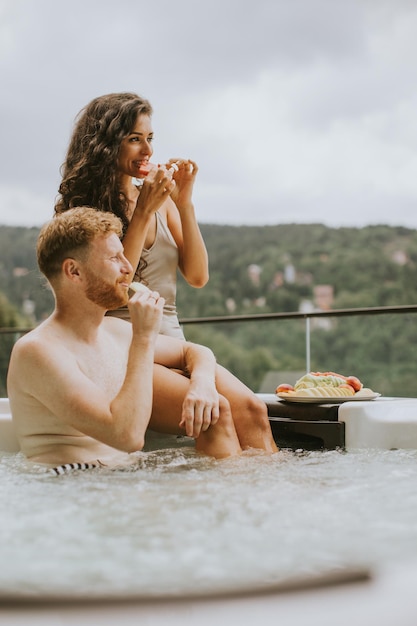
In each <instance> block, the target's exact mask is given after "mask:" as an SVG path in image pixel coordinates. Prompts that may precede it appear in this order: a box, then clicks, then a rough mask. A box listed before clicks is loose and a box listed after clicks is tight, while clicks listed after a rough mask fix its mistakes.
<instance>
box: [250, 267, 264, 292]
mask: <svg viewBox="0 0 417 626" xmlns="http://www.w3.org/2000/svg"><path fill="white" fill-rule="evenodd" d="M261 272H262V268H261V267H260V266H259V265H256V263H252V264H251V265H249V266H248V276H249V280H250V281H251V283H252V284H253V285H255V286H256V287H258V286H259V283H260V277H261Z"/></svg>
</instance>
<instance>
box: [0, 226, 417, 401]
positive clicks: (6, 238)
mask: <svg viewBox="0 0 417 626" xmlns="http://www.w3.org/2000/svg"><path fill="white" fill-rule="evenodd" d="M200 227H201V231H202V234H203V237H204V239H205V242H206V245H207V248H208V252H209V258H210V280H209V283H208V284H207V285H206V286H205V287H204V288H202V289H193V288H191V287H189V286H188V285H187V284H186V283H185V281H184V280H183V279H182V278H181V277H179V283H178V310H179V315H180V318H181V319H183V320H184V321H186V320H187V318H196V317H198V318H200V317H212V316H225V315H227V316H230V315H242V314H245V315H247V314H259V313H275V312H296V311H312V310H332V309H342V308H343V309H344V308H358V307H374V306H389V305H410V304H417V281H416V271H417V231H416V230H413V229H408V228H403V227H392V226H385V225H377V226H368V227H364V228H330V227H327V226H324V225H322V224H282V225H274V226H225V225H215V224H200ZM37 235H38V229H36V228H23V227H8V226H3V227H1V228H0V327H1V328H3V329H4V328H7V329H13V328H24V327H33V326H34V325H36V324H37V323H39V322H40V321H41V320H42V319H44V318H45V316H47V315H48V314H49V313H50V311H51V310H52V307H53V298H52V294H51V292H50V290H49V288H48V286H47V285H46V284H45V281H44V279H43V278H42V276H41V275H40V273H39V272H38V270H37V266H36V256H35V246H36V238H37ZM184 332H185V334H186V337H187V338H188V339H190V340H191V341H196V342H199V343H203V344H205V345H208V346H210V347H211V348H212V349H213V350H214V352H215V354H216V356H217V359H218V361H219V362H220V363H221V364H222V365H224V366H225V367H227V368H228V369H230V370H231V371H232V372H233V373H235V374H236V375H237V376H238V377H239V378H241V379H242V380H243V381H244V382H245V383H246V384H247V385H248V386H249V387H251V388H252V389H253V390H254V391H268V392H272V391H274V389H275V386H276V385H278V383H280V382H292V381H291V380H285V376H286V375H287V376H289V375H290V374H291V373H295V372H301V373H302V372H303V371H305V352H306V345H305V321H304V320H266V321H262V322H260V321H255V322H227V323H217V324H214V323H207V324H190V325H187V324H185V325H184ZM17 336H18V335H17V334H16V333H13V332H10V333H7V334H1V335H0V349H1V353H0V354H1V358H0V396H4V395H6V389H5V379H6V372H7V364H8V358H9V354H10V349H11V347H12V345H13V342H14V341H15V339H16V338H17ZM415 346H417V314H412V313H409V314H407V315H392V314H389V315H378V316H375V317H371V316H364V317H359V316H352V317H342V318H331V317H326V318H320V319H319V320H318V319H317V320H312V323H311V369H312V370H321V371H323V370H333V371H339V372H341V373H344V374H346V375H350V374H353V375H356V376H358V377H359V378H361V380H362V381H363V383H364V385H365V386H367V387H371V388H373V389H374V390H375V391H378V392H380V393H382V394H384V395H391V396H416V395H417V385H416V382H415V381H416V379H417V366H416V362H415ZM271 372H272V373H273V374H272V379H271V374H270V379H271V380H272V382H270V383H269V385H270V388H264V381H265V380H266V377H267V375H268V373H271ZM274 377H276V378H274ZM283 377H284V378H283Z"/></svg>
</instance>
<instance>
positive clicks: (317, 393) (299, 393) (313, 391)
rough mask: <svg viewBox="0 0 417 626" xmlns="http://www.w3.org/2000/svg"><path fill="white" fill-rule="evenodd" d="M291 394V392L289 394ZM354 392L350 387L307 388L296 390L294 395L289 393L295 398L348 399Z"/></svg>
mask: <svg viewBox="0 0 417 626" xmlns="http://www.w3.org/2000/svg"><path fill="white" fill-rule="evenodd" d="M290 393H291V392H290ZM354 395H355V391H354V389H353V388H352V387H350V386H346V387H330V386H324V385H323V386H322V387H309V388H308V389H297V390H296V391H295V393H294V392H293V393H291V396H292V397H296V398H348V397H349V396H354Z"/></svg>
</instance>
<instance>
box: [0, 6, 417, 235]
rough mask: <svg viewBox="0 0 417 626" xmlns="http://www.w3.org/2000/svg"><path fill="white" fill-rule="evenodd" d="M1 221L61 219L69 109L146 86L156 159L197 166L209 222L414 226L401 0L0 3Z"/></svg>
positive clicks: (202, 216)
mask: <svg viewBox="0 0 417 626" xmlns="http://www.w3.org/2000/svg"><path fill="white" fill-rule="evenodd" d="M0 18H1V20H0V23H1V26H0V42H1V43H0V80H1V84H2V98H1V101H0V126H1V128H0V130H1V136H2V142H1V145H0V164H1V167H0V224H2V223H3V224H13V223H15V224H28V225H32V224H41V223H43V222H44V221H45V220H46V219H48V218H49V217H50V215H51V214H52V209H53V203H54V199H55V196H56V193H57V189H58V185H59V168H60V165H61V163H62V161H63V159H64V155H65V150H66V146H67V142H68V139H69V135H70V132H71V128H72V124H73V121H74V118H75V116H76V114H77V113H78V111H79V110H80V109H81V108H82V107H83V106H84V105H85V104H86V103H87V102H89V100H91V99H92V98H93V97H96V96H97V95H100V94H103V93H108V92H111V91H122V90H123V91H124V90H129V91H136V92H138V93H140V94H142V95H144V96H145V97H148V98H149V99H150V100H151V102H152V104H153V106H154V110H155V114H154V119H153V124H154V129H155V136H156V141H155V146H156V158H157V160H159V161H164V160H165V159H167V158H169V157H171V156H187V157H190V158H193V159H195V160H196V161H197V162H198V164H199V168H200V169H199V175H198V182H197V185H196V191H195V200H196V206H197V212H198V217H199V220H200V221H202V222H211V223H225V222H226V223H235V224H236V223H242V224H243V223H247V224H256V223H277V222H281V221H285V222H288V221H293V222H322V223H327V224H331V225H342V224H343V225H346V224H350V225H354V226H355V225H358V226H360V225H364V224H367V223H395V224H402V225H406V226H410V227H417V216H416V217H415V214H416V212H415V210H414V206H415V203H416V200H417V198H416V196H417V184H416V182H415V179H416V177H415V171H416V165H417V164H416V156H415V154H416V152H417V151H416V147H417V119H416V115H415V110H416V104H417V75H416V74H417V69H416V66H415V58H416V55H417V42H416V40H415V35H414V34H415V31H416V27H417V7H415V6H414V3H411V2H408V1H407V0H398V1H397V2H395V3H394V2H390V1H389V0H380V1H379V2H374V1H373V0H356V1H355V0H352V1H350V2H343V1H340V2H338V1H335V0H292V2H288V1H287V0H258V1H257V2H256V3H253V2H249V1H248V0H222V1H221V0H212V2H210V3H203V4H201V5H198V11H197V10H196V4H195V1H194V0H177V2H176V3H175V5H174V4H173V3H172V2H171V1H168V0H160V1H159V2H158V3H151V2H144V1H137V0H119V2H118V3H117V5H115V4H114V2H112V1H111V0H90V1H89V2H85V0H73V1H72V2H71V3H70V4H65V3H60V2H56V1H55V0H38V1H37V2H36V3H35V2H32V1H31V0H11V1H10V2H7V1H6V2H5V1H3V4H2V5H0Z"/></svg>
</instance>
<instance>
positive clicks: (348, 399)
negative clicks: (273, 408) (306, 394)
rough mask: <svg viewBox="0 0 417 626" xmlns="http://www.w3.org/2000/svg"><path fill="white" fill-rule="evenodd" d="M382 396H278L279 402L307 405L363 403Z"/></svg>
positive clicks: (284, 394) (280, 394) (375, 394)
mask: <svg viewBox="0 0 417 626" xmlns="http://www.w3.org/2000/svg"><path fill="white" fill-rule="evenodd" d="M380 395H381V394H380V393H373V394H369V395H368V396H358V397H357V396H348V397H346V396H344V397H343V398H341V397H340V396H338V397H336V396H335V397H334V398H315V397H314V398H303V397H301V396H299V397H298V398H296V397H295V396H289V395H288V394H286V393H277V394H276V396H277V397H278V398H279V400H285V401H286V402H303V403H306V404H341V403H342V402H362V401H366V400H375V398H379V396H380Z"/></svg>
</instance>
